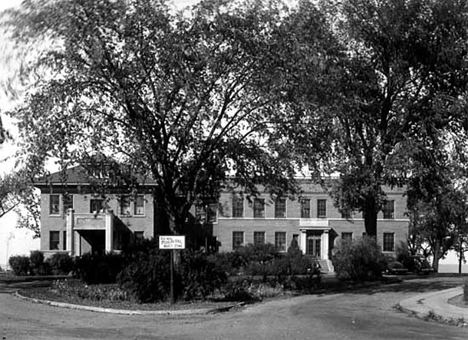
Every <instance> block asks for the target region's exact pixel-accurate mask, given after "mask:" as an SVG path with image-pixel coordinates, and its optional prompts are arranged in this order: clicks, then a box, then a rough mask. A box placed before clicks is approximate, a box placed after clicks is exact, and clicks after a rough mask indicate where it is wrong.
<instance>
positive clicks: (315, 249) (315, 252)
mask: <svg viewBox="0 0 468 340" xmlns="http://www.w3.org/2000/svg"><path fill="white" fill-rule="evenodd" d="M321 242H322V238H321V236H320V235H308V236H307V249H306V252H307V255H311V256H314V257H316V258H318V259H319V258H320V252H321Z"/></svg>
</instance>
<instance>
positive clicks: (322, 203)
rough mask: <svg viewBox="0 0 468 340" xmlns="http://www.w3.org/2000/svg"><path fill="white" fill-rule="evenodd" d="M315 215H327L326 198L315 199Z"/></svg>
mask: <svg viewBox="0 0 468 340" xmlns="http://www.w3.org/2000/svg"><path fill="white" fill-rule="evenodd" d="M317 217H327V200H324V199H320V200H317Z"/></svg>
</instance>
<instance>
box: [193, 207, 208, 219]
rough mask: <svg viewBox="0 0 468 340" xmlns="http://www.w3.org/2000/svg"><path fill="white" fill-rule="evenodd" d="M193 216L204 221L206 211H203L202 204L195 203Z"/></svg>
mask: <svg viewBox="0 0 468 340" xmlns="http://www.w3.org/2000/svg"><path fill="white" fill-rule="evenodd" d="M195 218H196V219H197V221H198V222H202V223H203V222H205V220H206V213H205V207H204V206H203V204H197V205H195Z"/></svg>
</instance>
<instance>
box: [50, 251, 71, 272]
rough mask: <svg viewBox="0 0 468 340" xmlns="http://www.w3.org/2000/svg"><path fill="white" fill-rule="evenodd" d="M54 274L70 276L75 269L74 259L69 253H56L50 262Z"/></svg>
mask: <svg viewBox="0 0 468 340" xmlns="http://www.w3.org/2000/svg"><path fill="white" fill-rule="evenodd" d="M47 263H49V265H50V267H51V268H52V271H53V272H54V274H63V275H67V274H69V273H70V272H71V271H72V269H73V258H72V257H71V256H70V255H69V254H68V253H55V254H53V255H52V256H51V257H50V258H49V259H48V260H47Z"/></svg>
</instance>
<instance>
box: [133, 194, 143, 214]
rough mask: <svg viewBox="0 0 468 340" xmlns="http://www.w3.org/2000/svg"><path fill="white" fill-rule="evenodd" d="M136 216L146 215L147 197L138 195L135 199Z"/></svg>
mask: <svg viewBox="0 0 468 340" xmlns="http://www.w3.org/2000/svg"><path fill="white" fill-rule="evenodd" d="M134 213H135V215H144V214H145V197H144V196H143V195H137V196H136V197H135V209H134Z"/></svg>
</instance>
